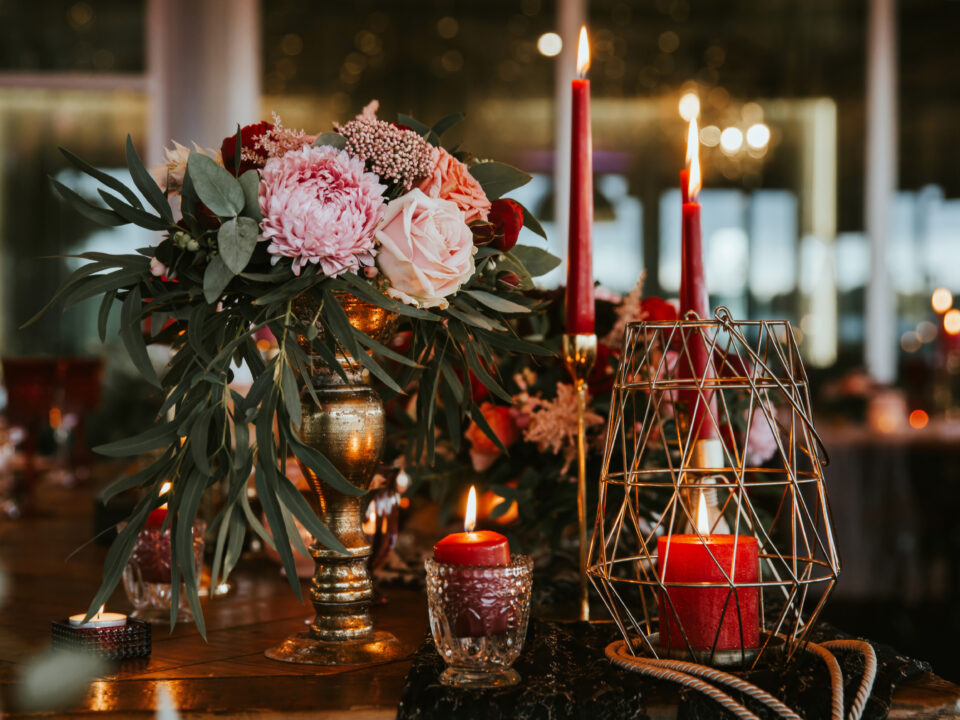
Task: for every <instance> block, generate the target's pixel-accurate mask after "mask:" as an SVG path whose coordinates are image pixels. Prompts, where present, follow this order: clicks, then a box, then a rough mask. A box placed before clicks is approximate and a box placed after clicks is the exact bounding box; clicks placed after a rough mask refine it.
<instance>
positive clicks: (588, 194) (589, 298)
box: [563, 27, 597, 620]
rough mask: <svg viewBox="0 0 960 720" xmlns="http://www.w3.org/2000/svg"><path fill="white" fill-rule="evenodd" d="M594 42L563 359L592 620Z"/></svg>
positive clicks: (586, 55)
mask: <svg viewBox="0 0 960 720" xmlns="http://www.w3.org/2000/svg"><path fill="white" fill-rule="evenodd" d="M589 67H590V45H589V43H588V41H587V29H586V28H585V27H581V28H580V43H579V45H578V47H577V74H578V75H579V77H577V78H575V79H574V80H573V93H572V94H573V123H572V131H573V134H572V140H571V150H572V152H571V157H570V228H569V230H570V238H569V245H568V247H567V327H566V332H565V333H564V334H563V361H564V363H565V364H566V366H567V370H568V371H569V372H570V377H571V378H572V379H573V383H574V387H575V388H576V391H577V530H578V535H579V540H580V613H579V618H580V619H581V620H589V619H590V603H589V597H588V592H589V590H588V585H587V556H588V551H589V548H588V547H587V430H586V414H587V378H588V377H589V376H590V371H591V370H592V369H593V364H594V361H595V360H596V357H597V335H596V333H595V332H594V298H593V228H592V226H593V144H592V141H591V138H590V81H589V80H587V78H586V74H587V69H588V68H589Z"/></svg>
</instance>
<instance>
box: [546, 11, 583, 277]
mask: <svg viewBox="0 0 960 720" xmlns="http://www.w3.org/2000/svg"><path fill="white" fill-rule="evenodd" d="M586 22H587V0H557V34H558V35H560V37H561V39H562V40H563V49H562V50H561V51H560V54H559V55H558V56H557V65H556V87H555V88H554V99H555V103H556V129H555V132H554V143H555V145H554V164H553V186H554V187H553V214H554V219H553V220H554V226H555V227H556V228H557V234H556V237H555V238H552V240H553V246H554V247H555V248H556V249H557V251H558V252H557V254H558V255H559V256H560V257H562V258H564V259H566V257H567V224H568V222H569V217H568V215H567V213H568V210H569V207H570V82H571V80H573V79H574V78H575V77H576V76H577V37H578V35H579V33H580V26H581V25H585V24H586ZM588 31H589V28H588ZM562 278H564V279H561V281H560V282H561V283H563V284H566V279H565V278H566V276H565V275H563V276H562Z"/></svg>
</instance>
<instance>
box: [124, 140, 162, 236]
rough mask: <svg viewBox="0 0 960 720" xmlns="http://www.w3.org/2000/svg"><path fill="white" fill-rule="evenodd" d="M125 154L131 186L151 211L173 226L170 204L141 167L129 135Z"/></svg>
mask: <svg viewBox="0 0 960 720" xmlns="http://www.w3.org/2000/svg"><path fill="white" fill-rule="evenodd" d="M126 154H127V170H129V171H130V177H131V178H133V184H134V185H136V186H137V190H139V191H140V193H141V194H142V195H143V196H144V197H145V198H146V199H147V202H148V203H150V205H151V206H152V207H153V209H154V210H156V211H157V212H158V213H160V217H162V218H163V219H164V220H166V221H167V222H168V223H169V224H171V225H173V212H172V211H171V210H170V203H169V202H167V198H166V196H165V195H164V194H163V191H162V190H160V186H159V185H157V181H156V180H154V179H153V175H151V174H150V173H149V172H148V171H147V169H146V168H145V167H144V166H143V161H142V160H140V155H138V154H137V149H136V148H135V147H134V146H133V138H131V137H130V136H129V135H127V153H126Z"/></svg>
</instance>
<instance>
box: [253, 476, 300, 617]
mask: <svg viewBox="0 0 960 720" xmlns="http://www.w3.org/2000/svg"><path fill="white" fill-rule="evenodd" d="M255 477H256V484H257V497H259V498H260V505H261V506H262V507H263V515H264V517H266V519H267V522H268V523H269V524H270V532H271V533H272V534H273V539H274V541H275V542H276V548H277V553H278V554H279V555H280V559H281V560H282V561H283V569H284V570H285V571H286V573H287V580H288V581H289V583H290V586H291V587H292V588H293V589H294V591H295V592H296V594H297V599H298V600H300V602H303V597H302V595H301V593H300V579H299V578H298V577H297V561H296V560H295V559H294V557H293V550H292V549H291V547H290V538H289V537H288V536H287V527H286V523H284V521H283V511H282V510H281V509H280V503H279V501H278V493H279V491H278V487H277V486H278V484H279V483H278V481H277V470H276V468H274V467H271V466H269V465H265V464H264V461H263V458H262V457H261V458H260V461H259V462H257V471H256V473H255Z"/></svg>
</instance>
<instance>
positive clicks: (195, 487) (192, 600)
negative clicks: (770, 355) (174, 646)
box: [171, 473, 207, 640]
mask: <svg viewBox="0 0 960 720" xmlns="http://www.w3.org/2000/svg"><path fill="white" fill-rule="evenodd" d="M179 484H181V485H185V486H186V487H185V488H184V490H183V491H182V492H181V500H180V507H179V510H178V512H177V517H176V543H175V544H176V550H177V564H178V565H179V566H180V571H181V573H182V574H183V584H184V587H185V589H186V591H187V602H188V603H189V604H190V611H191V613H192V614H193V621H194V622H195V623H196V625H197V630H198V631H199V632H200V637H202V638H203V639H204V640H206V639H207V629H206V624H205V623H204V620H203V609H202V608H201V607H200V590H199V578H198V577H197V560H196V555H195V554H194V548H193V533H194V521H195V520H196V517H197V509H198V508H199V507H200V499H201V498H202V497H203V493H204V490H206V482H205V481H204V478H203V477H201V476H200V475H198V474H197V473H191V474H190V475H188V476H187V478H186V480H185V482H181V483H179ZM171 579H172V578H171Z"/></svg>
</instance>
